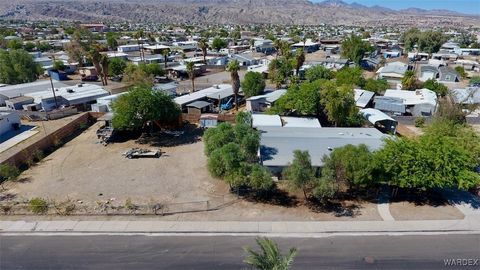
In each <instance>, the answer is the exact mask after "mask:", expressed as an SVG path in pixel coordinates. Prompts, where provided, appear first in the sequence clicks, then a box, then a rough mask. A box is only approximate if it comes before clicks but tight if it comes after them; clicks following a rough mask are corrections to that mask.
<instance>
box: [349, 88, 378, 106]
mask: <svg viewBox="0 0 480 270" xmlns="http://www.w3.org/2000/svg"><path fill="white" fill-rule="evenodd" d="M353 91H354V94H355V104H356V105H357V107H360V108H365V107H367V105H368V103H369V102H370V100H372V98H373V96H374V95H375V93H374V92H372V91H367V90H363V89H353Z"/></svg>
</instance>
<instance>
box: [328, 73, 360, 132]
mask: <svg viewBox="0 0 480 270" xmlns="http://www.w3.org/2000/svg"><path fill="white" fill-rule="evenodd" d="M320 96H321V103H322V104H323V106H324V108H325V112H326V114H327V117H328V120H329V121H331V122H333V123H335V126H337V127H343V126H351V125H353V126H355V125H359V124H361V123H359V122H358V121H359V117H358V108H357V107H356V105H355V94H354V92H353V88H352V87H351V86H348V85H342V86H339V87H337V86H336V85H335V84H334V83H330V82H328V83H325V84H324V86H323V87H322V89H321V91H320Z"/></svg>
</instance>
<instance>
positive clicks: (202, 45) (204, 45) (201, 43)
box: [198, 38, 208, 65]
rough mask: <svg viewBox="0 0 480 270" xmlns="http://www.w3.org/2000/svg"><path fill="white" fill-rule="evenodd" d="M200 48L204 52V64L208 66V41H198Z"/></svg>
mask: <svg viewBox="0 0 480 270" xmlns="http://www.w3.org/2000/svg"><path fill="white" fill-rule="evenodd" d="M198 47H199V48H200V50H202V55H203V63H204V64H205V65H206V64H207V50H208V41H207V40H206V39H204V38H202V39H200V40H199V41H198Z"/></svg>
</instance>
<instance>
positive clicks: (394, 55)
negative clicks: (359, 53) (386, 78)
mask: <svg viewBox="0 0 480 270" xmlns="http://www.w3.org/2000/svg"><path fill="white" fill-rule="evenodd" d="M400 56H402V52H401V51H385V52H383V58H385V59H390V58H398V57H400Z"/></svg>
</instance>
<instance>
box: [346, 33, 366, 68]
mask: <svg viewBox="0 0 480 270" xmlns="http://www.w3.org/2000/svg"><path fill="white" fill-rule="evenodd" d="M370 51H372V47H371V46H370V44H369V43H368V42H365V41H363V40H362V39H361V38H360V37H358V36H356V35H354V34H351V35H350V36H349V37H348V38H346V39H344V40H343V42H342V56H343V57H345V58H347V59H350V60H352V61H353V62H354V63H356V64H357V65H360V61H361V60H362V59H363V56H364V55H365V53H367V52H370Z"/></svg>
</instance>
